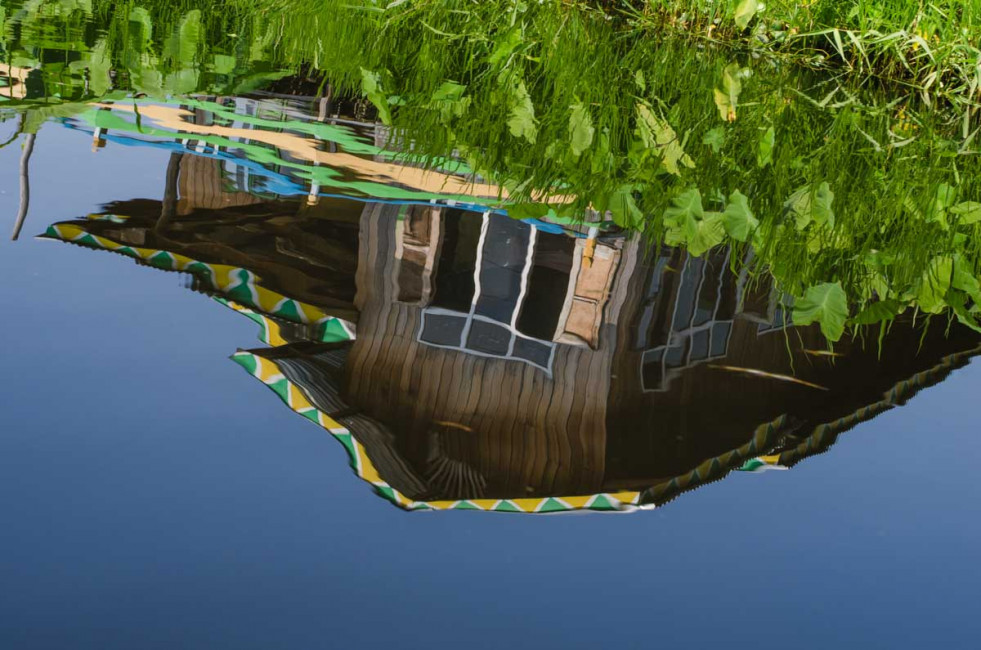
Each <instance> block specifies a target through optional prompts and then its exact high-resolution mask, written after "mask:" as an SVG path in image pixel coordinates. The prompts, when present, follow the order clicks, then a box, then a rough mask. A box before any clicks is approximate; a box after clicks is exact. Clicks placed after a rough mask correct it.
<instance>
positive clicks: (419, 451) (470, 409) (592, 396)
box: [345, 206, 615, 497]
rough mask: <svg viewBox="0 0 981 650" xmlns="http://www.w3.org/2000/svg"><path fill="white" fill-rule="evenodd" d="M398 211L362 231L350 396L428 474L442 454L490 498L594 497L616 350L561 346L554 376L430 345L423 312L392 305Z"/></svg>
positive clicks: (605, 344)
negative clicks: (422, 334)
mask: <svg viewBox="0 0 981 650" xmlns="http://www.w3.org/2000/svg"><path fill="white" fill-rule="evenodd" d="M396 214H397V208H394V207H390V206H369V207H368V208H366V210H365V214H364V217H363V220H362V228H361V246H360V248H361V261H360V263H359V267H358V275H357V282H358V295H357V298H356V305H357V307H358V309H359V310H360V312H361V317H360V319H359V323H358V337H357V340H356V341H355V342H354V344H353V347H352V349H351V351H350V355H349V357H348V363H347V366H346V373H345V389H346V390H345V399H346V400H347V401H348V402H349V403H350V404H351V405H352V406H355V407H357V408H360V409H362V410H363V411H364V412H365V413H368V414H370V415H371V416H372V417H374V418H377V419H379V420H382V421H383V422H385V423H386V424H387V425H388V426H389V427H391V428H392V429H393V431H395V432H396V435H397V437H398V438H399V440H398V444H399V446H400V448H401V451H402V453H404V454H405V455H406V456H407V457H408V458H410V459H411V461H412V462H413V464H414V465H416V466H417V468H420V471H421V473H423V474H425V473H426V469H425V468H426V466H427V464H428V463H429V462H430V461H431V460H432V458H433V456H434V455H436V454H439V455H443V456H445V457H448V458H450V459H453V460H455V461H459V462H461V463H463V464H466V465H467V466H469V467H470V468H472V469H474V470H476V471H477V472H479V475H480V476H481V477H482V478H483V479H484V481H485V482H486V485H487V493H486V494H484V495H483V496H488V497H493V496H510V497H515V496H522V495H524V494H528V495H538V494H577V493H590V492H595V491H596V490H597V489H598V488H599V487H600V485H601V484H602V481H603V474H604V468H605V453H606V403H607V399H608V395H609V381H610V370H611V367H610V363H611V359H612V350H613V346H614V345H615V341H614V340H613V339H614V337H613V336H612V331H611V332H606V333H608V334H610V335H609V336H604V337H601V341H600V345H599V347H598V349H597V350H595V351H594V350H591V349H588V348H585V347H576V346H568V345H559V346H557V349H556V351H555V357H554V361H553V369H552V376H551V377H550V376H549V375H548V374H547V373H546V372H545V371H543V370H541V369H539V368H536V367H533V366H531V365H528V364H525V363H522V362H520V361H516V360H505V359H497V358H487V357H481V356H477V355H472V354H468V353H466V352H462V351H458V350H449V349H443V348H437V347H433V346H429V345H426V344H424V343H420V342H419V341H418V340H417V335H418V332H419V328H420V323H421V314H422V308H421V307H420V306H418V305H414V304H406V303H400V302H398V301H396V300H395V299H394V294H395V291H396V286H395V265H396V262H397V261H396V257H395V255H394V251H395V241H394V233H395V227H394V225H395V216H396Z"/></svg>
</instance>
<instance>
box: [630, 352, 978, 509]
mask: <svg viewBox="0 0 981 650" xmlns="http://www.w3.org/2000/svg"><path fill="white" fill-rule="evenodd" d="M979 353H981V346H978V347H976V348H974V349H972V350H966V351H964V352H958V353H955V354H951V355H948V356H946V357H943V359H941V360H940V362H939V363H938V364H937V365H936V366H934V367H932V368H929V369H927V370H924V371H922V372H919V373H917V374H915V375H913V376H912V377H910V378H909V379H906V380H904V381H901V382H899V383H898V384H896V385H895V386H893V387H892V388H890V389H889V390H888V391H886V392H885V393H883V396H882V399H881V400H879V401H877V402H874V403H872V404H869V405H867V406H863V407H862V408H860V409H858V410H856V411H855V412H853V413H851V414H850V415H847V416H845V417H842V418H838V419H837V420H834V421H832V422H826V423H824V424H820V425H818V426H816V427H814V429H813V430H812V432H811V434H810V435H809V436H808V437H807V438H806V439H805V440H804V441H803V442H801V443H800V444H799V445H797V446H796V447H794V448H793V449H790V450H787V451H783V452H781V453H779V454H774V455H773V456H766V454H768V453H769V452H771V451H772V450H773V447H774V446H775V445H776V444H777V440H778V439H779V437H780V434H781V431H782V428H783V425H784V424H785V422H786V416H785V415H781V416H780V417H778V418H776V419H775V420H772V421H771V422H767V423H766V424H763V425H761V426H759V427H757V428H756V429H755V431H754V432H753V438H752V439H751V440H750V441H749V442H747V443H746V444H744V445H742V446H741V447H739V448H737V449H734V450H732V451H728V452H726V453H724V454H722V455H720V456H716V457H714V458H709V459H707V460H705V461H704V462H702V463H701V464H700V465H699V466H698V467H696V468H695V469H693V470H692V471H690V472H688V473H687V474H684V475H682V476H679V477H676V478H674V479H671V480H670V481H667V482H665V483H661V484H659V485H656V486H654V487H651V488H649V489H647V490H645V491H644V493H643V496H642V498H641V503H647V502H653V503H656V504H657V505H659V506H660V505H664V504H665V503H667V502H669V501H672V500H673V499H675V498H677V497H678V496H680V495H681V494H683V493H684V492H687V491H689V490H694V489H696V488H698V487H702V486H704V485H708V484H709V483H714V482H715V481H719V480H721V479H723V478H725V477H726V476H727V475H728V474H729V472H731V471H733V470H741V469H745V471H752V470H753V469H755V466H757V465H768V466H771V467H777V468H790V467H793V466H794V465H796V464H797V463H799V462H800V461H802V460H804V459H805V458H808V457H810V456H814V455H817V454H821V453H824V452H825V451H827V450H828V448H829V447H830V446H831V445H832V444H834V443H835V441H836V440H837V439H838V436H839V435H840V434H842V433H844V432H845V431H848V430H849V429H851V428H852V427H854V426H856V425H858V424H860V423H861V422H866V421H868V420H871V419H872V418H874V417H876V416H877V415H879V414H880V413H882V412H883V411H886V410H888V409H890V408H892V407H894V406H897V405H900V404H903V403H904V402H905V401H906V400H908V399H909V398H911V397H912V396H913V395H915V394H916V393H917V392H918V391H920V390H921V389H923V388H927V387H929V386H932V385H934V384H936V383H937V382H938V381H940V380H941V379H943V377H945V376H946V375H947V374H949V373H950V372H951V371H952V370H954V369H956V368H958V367H960V366H962V365H964V364H965V363H966V362H967V361H968V360H969V359H970V358H971V357H973V356H976V355H977V354H979ZM754 461H759V462H758V463H754Z"/></svg>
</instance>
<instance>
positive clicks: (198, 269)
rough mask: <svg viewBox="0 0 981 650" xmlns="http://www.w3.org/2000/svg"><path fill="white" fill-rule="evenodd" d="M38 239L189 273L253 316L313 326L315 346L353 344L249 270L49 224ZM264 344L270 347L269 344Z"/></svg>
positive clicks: (319, 313) (331, 321)
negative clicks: (117, 255)
mask: <svg viewBox="0 0 981 650" xmlns="http://www.w3.org/2000/svg"><path fill="white" fill-rule="evenodd" d="M40 238H41V239H53V240H56V241H63V242H67V243H69V244H77V245H79V246H84V247H86V248H91V249H96V250H105V251H110V252H113V253H119V254H120V255H125V256H127V257H131V258H133V259H135V260H138V261H140V262H143V263H146V264H148V265H149V266H152V267H154V268H157V269H161V270H164V271H174V272H183V273H190V274H192V275H194V276H195V277H196V278H198V280H200V281H202V282H203V283H204V284H205V285H207V287H208V288H209V290H211V291H213V292H215V293H218V294H221V296H223V297H224V298H225V299H227V300H229V301H233V302H235V303H238V304H240V305H244V306H246V307H248V308H250V309H252V310H256V312H253V313H255V314H256V315H259V314H258V313H257V312H261V313H262V314H267V315H269V316H272V317H275V318H279V319H282V320H285V321H289V322H292V323H297V324H301V325H310V326H313V328H314V334H313V338H314V340H318V341H323V342H333V341H347V340H353V339H354V326H353V325H352V324H351V323H348V322H347V321H344V320H343V319H340V318H337V317H335V316H331V315H329V314H327V313H326V312H324V311H323V310H322V309H320V308H318V307H315V306H314V305H311V304H309V303H305V302H301V301H299V300H295V299H293V298H289V297H288V296H285V295H283V294H281V293H278V292H276V291H272V290H271V289H267V288H265V287H262V286H260V285H259V284H258V282H259V280H260V278H259V276H257V275H256V274H255V273H253V272H252V271H249V270H248V269H243V268H240V267H236V266H229V265H227V264H209V263H206V262H200V261H198V260H194V259H191V258H190V257H186V256H184V255H180V254H179V253H171V252H169V251H165V250H159V249H154V248H142V247H139V246H130V245H128V244H121V243H119V242H116V241H113V240H111V239H108V238H106V237H102V236H100V235H93V234H92V233H90V232H88V231H87V230H85V229H84V228H83V227H81V226H79V225H78V224H75V223H68V222H62V223H56V224H53V225H51V226H49V227H48V229H47V231H45V233H44V234H43V235H41V237H40ZM253 320H256V319H255V318H253ZM256 322H257V323H258V324H259V325H260V326H263V327H264V328H265V329H266V331H265V333H264V334H263V335H264V336H267V337H269V336H272V332H273V331H275V335H276V336H278V333H279V328H278V326H276V327H275V328H272V327H270V323H271V321H264V320H256ZM264 340H265V339H264ZM266 342H267V343H270V345H272V343H271V341H268V340H266Z"/></svg>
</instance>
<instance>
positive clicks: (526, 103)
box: [508, 81, 538, 144]
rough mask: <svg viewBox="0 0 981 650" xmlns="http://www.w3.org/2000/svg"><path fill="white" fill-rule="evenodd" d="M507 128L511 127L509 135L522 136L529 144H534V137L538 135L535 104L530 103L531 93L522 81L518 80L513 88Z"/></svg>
mask: <svg viewBox="0 0 981 650" xmlns="http://www.w3.org/2000/svg"><path fill="white" fill-rule="evenodd" d="M508 128H510V129H511V135H513V136H514V137H516V138H524V139H525V140H527V141H528V142H530V143H531V144H535V139H536V138H537V137H538V126H537V125H536V123H535V106H534V105H533V104H532V103H531V95H529V94H528V89H527V88H526V87H525V82H523V81H520V82H518V85H517V86H516V87H515V88H514V92H513V95H512V104H511V114H510V118H508Z"/></svg>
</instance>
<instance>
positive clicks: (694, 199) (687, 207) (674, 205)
mask: <svg viewBox="0 0 981 650" xmlns="http://www.w3.org/2000/svg"><path fill="white" fill-rule="evenodd" d="M704 216H705V210H704V208H702V193H701V192H699V191H698V188H697V187H693V188H691V189H689V190H687V191H685V192H682V193H681V194H679V195H678V196H676V197H675V198H674V199H672V200H671V207H670V208H668V209H667V210H665V211H664V222H665V223H666V224H671V223H682V222H683V220H684V219H688V218H692V217H694V218H698V219H701V218H702V217H704Z"/></svg>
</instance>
